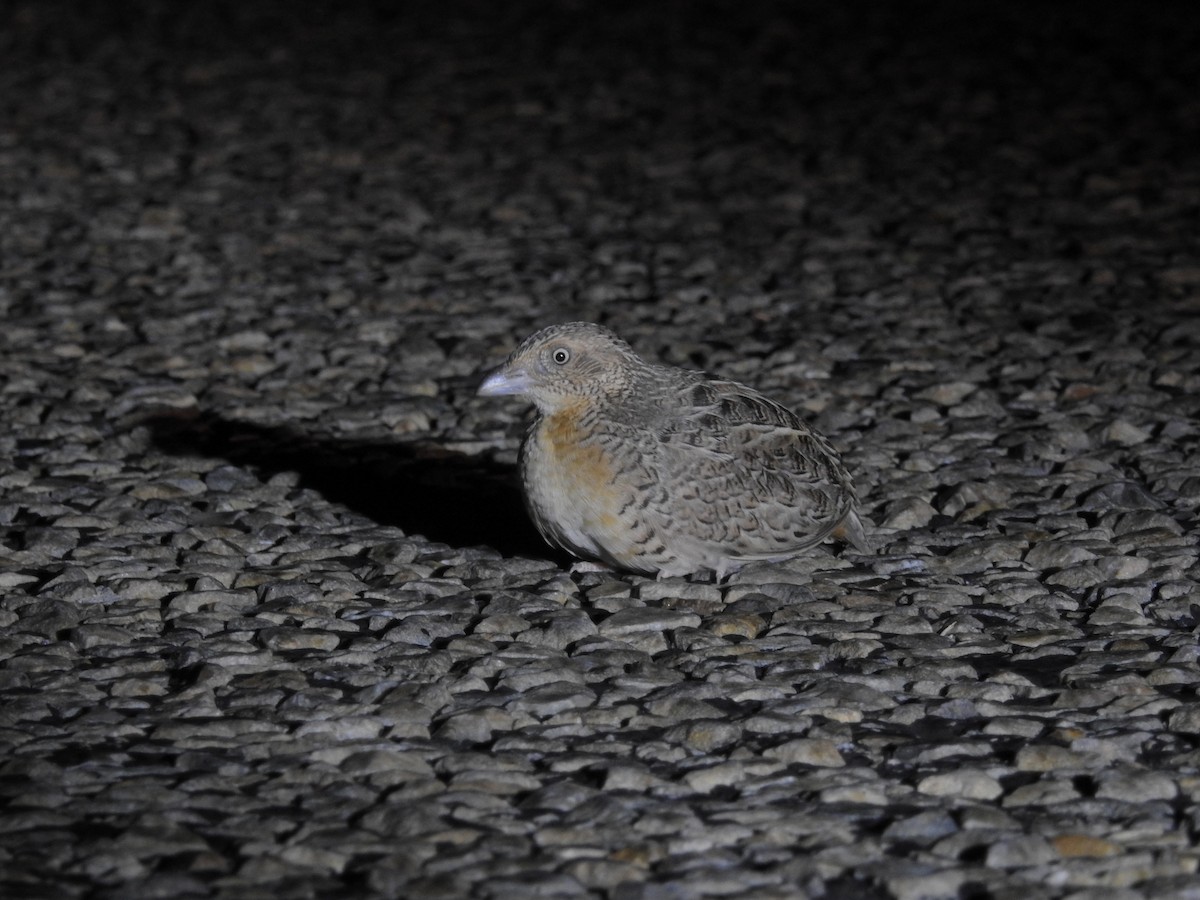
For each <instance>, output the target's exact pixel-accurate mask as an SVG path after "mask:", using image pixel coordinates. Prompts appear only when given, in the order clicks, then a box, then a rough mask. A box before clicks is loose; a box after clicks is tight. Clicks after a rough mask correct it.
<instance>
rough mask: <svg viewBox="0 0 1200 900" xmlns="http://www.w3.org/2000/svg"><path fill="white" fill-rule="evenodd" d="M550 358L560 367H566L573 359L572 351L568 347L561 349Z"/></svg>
mask: <svg viewBox="0 0 1200 900" xmlns="http://www.w3.org/2000/svg"><path fill="white" fill-rule="evenodd" d="M550 358H551V359H552V360H554V362H555V363H557V364H558V365H560V366H565V365H566V364H567V363H568V362H569V361H570V359H571V351H570V350H568V349H567V348H566V347H559V348H558V349H557V350H555V351H554V352H553V353H552V354H550Z"/></svg>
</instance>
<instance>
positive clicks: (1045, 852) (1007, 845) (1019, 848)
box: [986, 834, 1059, 869]
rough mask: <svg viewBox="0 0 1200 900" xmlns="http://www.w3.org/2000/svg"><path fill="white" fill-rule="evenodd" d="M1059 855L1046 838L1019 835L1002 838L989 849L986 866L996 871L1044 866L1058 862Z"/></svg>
mask: <svg viewBox="0 0 1200 900" xmlns="http://www.w3.org/2000/svg"><path fill="white" fill-rule="evenodd" d="M1058 858H1059V857H1058V853H1057V852H1056V850H1055V848H1054V847H1053V846H1051V844H1050V842H1049V841H1047V840H1046V839H1045V838H1043V837H1040V836H1038V835H1032V834H1019V835H1013V836H1012V837H1007V838H1002V839H1001V840H999V841H997V842H996V843H994V844H992V846H991V847H989V848H988V851H987V857H986V864H987V865H988V866H989V867H991V868H995V869H1021V868H1026V867H1029V866H1043V865H1046V864H1047V863H1050V862H1054V861H1055V860H1057V859H1058Z"/></svg>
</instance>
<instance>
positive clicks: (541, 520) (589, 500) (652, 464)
mask: <svg viewBox="0 0 1200 900" xmlns="http://www.w3.org/2000/svg"><path fill="white" fill-rule="evenodd" d="M479 393H480V394H481V395H484V396H489V397H490V396H501V395H515V396H519V397H523V398H525V399H527V400H530V401H532V402H533V404H534V405H535V406H536V407H537V416H536V417H535V418H534V420H533V423H532V425H531V426H530V429H529V434H528V436H527V437H526V440H525V443H524V445H523V446H522V448H521V478H522V482H523V484H524V489H525V498H526V501H527V504H528V507H529V511H530V515H531V516H532V518H533V521H534V522H535V523H536V525H537V527H538V530H539V531H541V533H542V535H543V536H544V537H545V538H546V540H548V541H549V542H550V543H552V544H555V545H557V546H559V547H561V548H563V549H564V550H567V551H569V552H570V553H572V554H574V555H575V556H579V557H584V558H588V559H595V560H601V561H603V562H605V563H608V564H609V565H612V566H615V567H617V568H619V569H625V570H628V571H633V572H642V573H646V574H653V575H656V576H658V577H659V578H663V577H668V576H672V575H689V574H693V573H697V572H701V571H711V572H713V573H715V575H716V578H717V580H718V581H720V580H721V579H723V578H724V577H725V576H726V575H727V574H728V573H730V572H732V571H735V570H737V569H738V568H740V567H741V566H743V565H745V564H746V563H747V562H750V561H752V560H780V559H787V558H789V557H792V556H795V555H797V554H799V553H801V552H803V551H804V550H806V549H808V548H810V547H812V546H814V545H816V544H819V543H821V542H822V541H823V540H825V539H826V538H827V537H830V536H833V537H837V538H841V539H845V540H847V541H849V542H850V543H851V544H853V545H854V546H855V547H857V548H858V549H859V550H862V551H864V552H866V551H867V549H868V542H867V538H866V535H865V534H864V532H863V524H862V519H861V518H860V517H859V514H858V511H857V508H856V504H857V498H856V495H855V492H854V485H853V483H852V482H851V480H850V475H849V473H847V471H846V468H845V466H844V465H842V461H841V459H840V457H839V456H838V454H837V451H835V450H834V449H833V447H832V446H831V445H830V444H829V442H828V441H827V440H826V439H825V438H824V437H823V436H822V435H821V434H819V433H818V432H816V431H815V430H813V429H812V428H811V427H809V426H808V425H806V424H805V423H804V422H803V421H801V420H800V419H799V418H798V417H797V416H796V415H795V414H794V413H792V412H791V411H790V410H788V409H787V408H785V407H783V406H781V405H779V404H778V403H776V402H775V401H773V400H769V399H767V398H766V397H764V396H763V395H762V394H760V393H758V392H757V391H755V390H753V389H752V388H749V387H746V386H745V385H742V384H738V383H736V382H733V381H721V380H719V379H713V378H710V377H708V376H707V375H705V374H704V373H702V372H693V371H688V370H685V369H678V368H674V367H671V366H660V365H653V364H651V363H648V362H645V361H644V360H642V359H641V358H640V357H639V356H637V354H635V353H634V352H633V350H632V349H631V348H630V346H629V345H628V344H627V343H625V342H624V341H622V340H621V339H620V338H618V337H617V336H616V335H615V334H613V333H612V332H611V331H609V330H608V329H607V328H603V327H601V326H599V325H593V324H591V323H588V322H571V323H569V324H565V325H554V326H551V327H549V328H544V329H542V330H541V331H539V332H537V333H536V334H534V335H532V336H530V337H529V338H527V339H526V340H525V341H524V342H523V343H522V344H521V345H520V346H519V347H517V349H516V350H514V351H513V353H512V354H511V355H510V356H509V357H508V360H507V361H506V362H505V363H504V365H503V366H501V367H500V368H499V369H498V370H497V371H495V372H494V373H492V374H491V375H489V376H488V378H487V379H486V380H485V381H484V382H483V384H482V385H481V386H480V388H479Z"/></svg>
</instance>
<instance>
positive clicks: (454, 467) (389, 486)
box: [141, 413, 570, 564]
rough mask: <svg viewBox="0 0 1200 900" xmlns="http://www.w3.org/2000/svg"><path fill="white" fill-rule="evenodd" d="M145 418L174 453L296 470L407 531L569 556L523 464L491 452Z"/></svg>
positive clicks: (212, 419)
mask: <svg viewBox="0 0 1200 900" xmlns="http://www.w3.org/2000/svg"><path fill="white" fill-rule="evenodd" d="M141 424H145V425H147V426H149V428H150V430H151V435H152V439H153V441H154V443H155V445H156V446H158V447H159V448H160V449H162V450H164V451H166V452H167V453H172V454H200V455H204V456H213V457H218V458H220V459H224V460H227V461H228V462H230V463H232V464H233V465H236V466H241V467H245V468H248V469H251V470H253V471H254V472H255V473H256V474H257V475H258V476H259V477H260V478H262V479H264V480H265V479H267V478H270V477H271V476H272V475H275V474H277V473H279V472H296V473H297V474H299V476H300V484H301V486H302V487H307V488H311V489H312V490H314V491H316V492H318V493H319V494H321V495H322V496H323V497H325V499H327V500H329V501H330V502H332V503H338V504H341V505H342V506H345V507H347V508H349V509H352V510H354V511H355V512H357V513H360V514H362V515H364V516H366V517H367V518H369V519H372V520H373V521H375V522H378V523H380V524H381V525H393V526H395V527H397V528H399V529H400V530H401V531H403V532H404V533H405V534H406V535H422V536H424V537H425V538H427V539H429V540H431V541H437V542H440V543H444V544H450V545H451V546H455V547H472V546H479V545H484V546H488V547H492V548H494V549H496V550H498V551H499V552H500V553H502V554H504V555H505V556H528V557H534V558H540V559H552V560H554V561H555V562H560V563H564V564H569V562H570V557H568V556H566V555H565V554H563V553H561V552H559V551H557V550H555V549H554V548H553V547H551V546H550V545H549V544H547V543H546V542H545V540H543V539H542V536H541V535H540V534H538V531H537V529H536V528H535V527H534V525H533V523H532V522H531V521H530V519H529V516H528V514H527V513H526V512H525V505H524V501H523V499H522V497H521V491H520V488H519V486H518V482H517V473H516V471H515V470H514V468H513V467H512V466H509V465H504V464H501V463H498V462H496V461H495V460H492V459H488V458H486V457H478V456H468V455H466V454H463V453H458V452H455V451H452V450H447V449H446V448H445V447H442V446H441V445H439V444H438V443H436V442H434V441H419V442H411V441H409V442H399V441H397V442H395V443H393V442H390V441H339V440H335V439H331V438H328V437H324V436H313V435H309V434H306V433H305V432H304V431H303V430H301V429H299V428H295V427H290V426H284V427H269V426H263V425H255V424H253V423H249V422H237V421H232V420H229V419H225V418H222V417H221V416H219V415H216V414H205V413H201V414H196V415H182V416H181V415H179V414H173V413H163V414H161V415H157V416H154V417H152V418H150V419H148V420H144V421H143V422H142V423H141Z"/></svg>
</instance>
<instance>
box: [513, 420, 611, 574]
mask: <svg viewBox="0 0 1200 900" xmlns="http://www.w3.org/2000/svg"><path fill="white" fill-rule="evenodd" d="M523 476H524V481H525V490H526V494H527V496H528V499H529V505H530V507H531V511H532V512H533V514H534V518H535V520H536V521H537V523H538V526H539V527H540V528H541V529H542V531H543V533H545V534H546V535H547V537H550V538H551V539H552V540H554V541H556V542H557V543H559V544H565V545H566V546H567V547H568V549H574V550H577V551H583V552H586V553H596V552H598V550H599V548H600V547H601V546H603V545H605V544H606V543H607V542H608V539H609V536H610V535H611V534H612V533H613V532H616V531H619V530H620V522H619V518H618V511H619V510H620V508H621V503H620V497H619V496H618V490H619V489H618V482H619V480H620V479H619V478H618V472H617V469H616V463H615V460H614V459H613V457H612V455H611V454H610V453H609V452H608V451H607V450H606V449H605V447H604V445H603V441H602V440H601V436H600V434H599V432H598V429H597V428H596V427H595V425H594V423H593V422H591V421H590V420H589V418H588V416H587V412H586V409H585V408H583V407H582V406H575V407H568V408H566V409H564V410H560V411H558V412H555V413H553V414H552V415H548V416H545V417H543V418H542V419H541V421H540V422H539V423H538V424H537V425H536V426H535V427H534V429H533V432H532V433H531V434H530V437H529V442H528V444H527V446H526V448H525V455H524V460H523Z"/></svg>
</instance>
